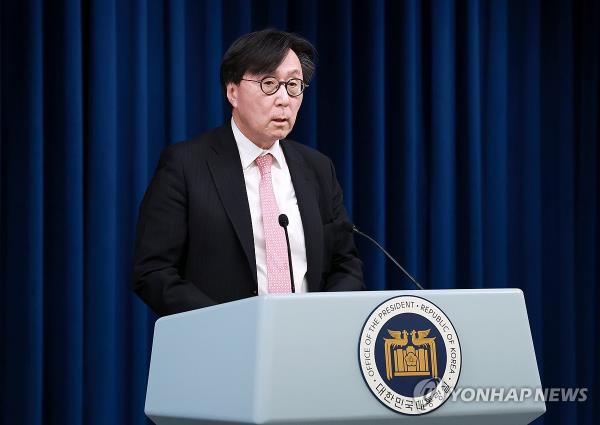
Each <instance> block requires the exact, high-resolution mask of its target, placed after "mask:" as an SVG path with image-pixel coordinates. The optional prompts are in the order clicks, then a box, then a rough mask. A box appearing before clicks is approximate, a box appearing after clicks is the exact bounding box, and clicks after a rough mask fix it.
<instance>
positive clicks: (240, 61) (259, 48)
mask: <svg viewBox="0 0 600 425" xmlns="http://www.w3.org/2000/svg"><path fill="white" fill-rule="evenodd" d="M290 49H291V50H293V51H294V53H296V55H297V56H298V59H300V65H301V66H302V77H303V78H304V81H305V82H306V83H308V82H310V79H311V78H312V75H313V73H314V71H315V60H316V54H317V52H316V50H315V48H314V47H313V45H312V44H310V42H309V41H308V40H306V39H304V38H302V37H300V36H299V35H296V34H292V33H289V32H284V31H277V30H274V29H266V30H262V31H256V32H251V33H249V34H246V35H243V36H241V37H240V38H238V39H237V40H235V41H234V42H233V44H232V45H231V47H229V49H228V50H227V52H225V55H224V56H223V61H222V62H221V86H222V88H223V92H224V93H226V92H227V84H228V83H234V84H239V83H240V81H242V77H243V76H244V74H245V73H246V72H250V73H252V74H269V73H271V72H273V71H275V70H276V69H277V67H278V66H279V65H280V64H281V62H283V60H284V59H285V56H286V55H287V52H288V50H290Z"/></svg>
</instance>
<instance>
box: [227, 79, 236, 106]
mask: <svg viewBox="0 0 600 425" xmlns="http://www.w3.org/2000/svg"><path fill="white" fill-rule="evenodd" d="M238 88H239V87H238V85H237V84H234V83H227V100H229V103H230V104H231V106H232V107H233V108H237V97H238Z"/></svg>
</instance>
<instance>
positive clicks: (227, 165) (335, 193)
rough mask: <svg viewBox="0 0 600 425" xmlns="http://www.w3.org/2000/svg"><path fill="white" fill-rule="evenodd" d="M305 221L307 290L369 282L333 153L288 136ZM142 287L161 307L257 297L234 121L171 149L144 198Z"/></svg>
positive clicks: (138, 274)
mask: <svg viewBox="0 0 600 425" xmlns="http://www.w3.org/2000/svg"><path fill="white" fill-rule="evenodd" d="M280 143H281V147H282V149H283V152H284V155H285V157H286V161H287V163H288V167H289V170H290V174H291V178H292V184H293V185H294V190H295V192H296V197H297V199H298V207H299V210H300V216H301V218H302V225H303V227H304V237H305V244H306V257H307V263H308V264H307V272H306V278H307V282H308V290H309V291H311V292H314V291H351V290H361V289H363V277H362V263H361V261H360V260H359V258H358V255H357V252H356V247H355V245H354V239H353V236H352V234H351V233H348V232H346V231H344V230H343V229H342V227H341V225H340V223H341V222H343V221H345V220H347V219H348V218H347V215H346V210H345V208H344V206H343V203H342V190H341V188H340V185H339V183H338V181H337V179H336V176H335V171H334V167H333V164H332V163H331V161H330V160H329V159H328V158H327V157H326V156H325V155H323V154H321V153H319V152H317V151H316V150H314V149H311V148H309V147H307V146H304V145H301V144H299V143H296V142H293V141H291V140H282V141H281V142H280ZM133 280H134V289H135V292H136V293H137V294H138V295H139V296H140V297H141V298H142V299H143V300H144V301H145V302H146V303H147V304H148V305H149V306H150V307H151V308H152V309H153V310H154V311H155V312H156V313H158V314H159V315H166V314H173V313H178V312H182V311H186V310H192V309H196V308H201V307H206V306H210V305H214V304H219V303H224V302H227V301H233V300H237V299H241V298H246V297H250V296H254V295H257V293H258V292H257V277H256V260H255V256H254V239H253V233H252V224H251V219H250V208H249V206H248V197H247V195H246V186H245V183H244V175H243V170H242V165H241V161H240V156H239V153H238V149H237V145H236V142H235V138H234V136H233V132H232V130H231V126H230V125H229V124H227V125H225V126H223V127H219V128H217V129H215V130H212V131H210V132H208V133H206V134H204V135H202V136H200V137H199V138H197V139H194V140H191V141H188V142H183V143H178V144H175V145H172V146H169V147H168V148H166V149H165V150H164V152H163V154H162V156H161V158H160V161H159V164H158V166H157V169H156V172H155V174H154V177H153V179H152V182H151V183H150V185H149V187H148V189H147V191H146V194H145V196H144V199H143V200H142V204H141V206H140V212H139V219H138V226H137V240H136V244H135V255H134V278H133Z"/></svg>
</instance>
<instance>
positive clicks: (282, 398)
mask: <svg viewBox="0 0 600 425" xmlns="http://www.w3.org/2000/svg"><path fill="white" fill-rule="evenodd" d="M397 297H400V298H398V299H399V300H404V299H407V300H409V299H414V298H411V297H419V299H423V300H425V301H426V302H428V303H430V305H433V306H435V307H438V308H439V309H440V310H441V311H442V312H443V314H444V315H445V317H446V318H447V319H449V321H450V322H451V325H452V327H453V329H454V331H455V332H456V334H457V337H458V340H459V344H460V372H459V375H457V379H456V380H455V381H456V382H455V385H456V387H455V388H454V389H453V391H452V392H451V393H448V394H446V397H447V399H446V400H445V401H444V402H443V404H441V405H440V406H439V407H437V408H435V409H434V410H431V411H429V412H427V413H425V414H414V415H413V414H405V413H399V412H398V411H397V410H394V409H393V408H391V406H386V403H387V402H388V401H387V400H385V399H384V395H385V394H383V393H382V394H381V396H380V397H379V398H378V396H376V394H375V392H374V390H372V389H371V388H370V387H369V386H368V383H369V382H370V381H369V379H371V378H370V376H369V375H368V374H365V373H364V372H365V359H364V357H365V355H366V354H367V352H366V351H365V352H361V350H363V349H364V350H368V348H365V347H364V343H365V341H366V340H365V339H363V336H364V335H366V334H367V333H368V332H369V330H368V327H369V326H370V323H369V321H368V320H370V319H369V318H373V317H375V319H373V320H375V322H377V323H382V325H381V326H383V328H381V329H380V332H381V334H380V335H382V338H383V336H385V337H386V338H383V339H387V340H390V341H391V342H388V343H386V344H387V345H385V347H386V348H385V350H386V353H385V356H386V362H387V363H386V365H383V366H382V365H379V366H377V367H378V368H379V369H378V370H379V371H380V372H381V374H382V378H381V380H382V383H383V384H386V385H388V384H389V385H391V383H392V382H400V380H401V379H404V378H403V377H402V376H404V375H403V373H404V374H406V373H408V374H409V373H413V374H418V373H425V372H403V370H405V369H406V366H405V365H407V364H408V365H409V366H410V365H413V369H412V370H419V369H418V368H419V364H423V365H425V367H429V366H430V364H429V363H428V361H427V360H426V359H425V357H424V356H425V355H429V356H431V352H432V351H435V350H436V349H437V352H438V357H437V359H438V362H439V359H440V358H443V357H442V356H443V355H444V353H443V352H442V351H441V350H442V349H443V347H444V344H443V343H442V341H443V340H444V339H445V338H444V337H443V336H439V335H438V337H437V346H434V345H432V343H430V344H429V345H425V344H423V343H422V341H424V340H425V339H427V338H421V339H419V338H420V337H421V336H422V335H425V336H428V337H429V340H433V339H434V338H431V334H429V335H428V332H429V330H426V331H425V330H422V333H415V332H413V333H412V340H413V343H414V342H415V341H417V340H419V341H420V342H421V345H419V346H416V348H407V350H408V351H406V350H405V351H403V352H399V353H404V354H403V356H404V357H402V358H403V359H405V360H406V362H408V363H406V362H405V363H402V361H401V360H398V359H399V358H400V357H401V356H400V354H393V362H392V360H391V359H392V357H390V356H392V350H400V349H401V346H402V343H399V342H398V341H404V343H407V342H406V341H410V339H411V335H408V334H407V333H406V332H405V333H402V332H401V331H400V329H399V328H398V329H396V330H395V331H394V330H392V331H391V333H390V330H391V329H386V326H387V325H385V323H386V322H385V319H386V317H385V316H386V313H385V312H384V310H385V309H386V308H387V309H388V310H389V311H388V313H389V317H391V315H392V314H394V312H393V311H391V310H394V309H395V308H396V307H397V308H398V310H397V311H396V312H395V313H396V314H398V313H399V312H401V311H400V308H401V306H403V305H404V304H403V302H395V303H394V304H390V307H386V302H388V300H390V299H395V298H397ZM425 301H424V302H423V307H421V311H423V312H430V311H431V309H428V308H426V307H425V306H424V305H425ZM416 305H417V306H418V305H419V303H417V304H416ZM382 306H383V307H382ZM394 306H396V307H394ZM413 307H414V305H413ZM378 309H379V310H378ZM378 311H380V313H378ZM378 314H380V315H383V316H384V317H380V320H377V319H376V316H377V315H378ZM405 317H408V316H405ZM415 317H416V316H415ZM435 319H436V316H435V313H434V314H433V315H432V316H431V320H432V321H433V322H435ZM394 320H396V318H394ZM375 322H373V323H375ZM387 323H392V322H391V321H390V322H387ZM443 324H444V321H443V320H441V319H439V317H438V318H437V324H436V326H440V329H441V326H442V325H443ZM387 327H389V326H387ZM407 330H408V332H409V333H410V332H411V329H410V327H409V328H407ZM394 332H395V333H394ZM440 335H441V334H440ZM392 336H393V338H392ZM403 337H404V339H402V338H403ZM449 339H450V337H448V340H449ZM450 342H451V341H450ZM367 343H368V342H367ZM382 343H383V342H382ZM448 345H449V344H448V341H447V342H446V347H447V346H448ZM382 346H383V345H382ZM361 347H363V348H361ZM407 347H408V345H407ZM436 347H437V348H436ZM410 350H412V351H413V352H415V353H417V352H418V353H420V354H418V356H416V357H415V356H414V355H413V354H410V353H409V354H406V353H408V352H409V351H410ZM415 350H417V351H415ZM388 352H389V353H388ZM377 353H378V354H376V355H375V357H374V360H375V359H376V357H377V356H379V357H380V358H383V351H382V350H381V349H379V351H377ZM423 353H425V354H423ZM388 354H390V356H388ZM422 354H423V355H422ZM447 354H448V356H447V357H446V360H447V361H448V365H449V364H450V363H449V361H450V360H449V359H450V354H449V352H447ZM407 356H413V357H412V358H417V359H418V360H419V361H420V363H419V362H417V363H414V362H413V363H411V358H409V357H407ZM429 358H431V357H429ZM415 364H416V366H414V365H415ZM403 365H404V366H403ZM366 367H367V368H369V366H366ZM394 367H400V369H401V370H400V371H397V369H394V371H393V372H392V371H390V370H389V368H394ZM403 367H405V369H402V368H403ZM415 367H416V368H417V369H415ZM441 367H442V368H443V365H441ZM449 367H450V366H449ZM449 367H446V368H445V370H446V371H450V369H449ZM384 368H388V369H386V370H388V372H387V376H383V375H385V373H384V372H382V371H383V370H384ZM406 370H408V369H406ZM423 370H425V369H423ZM427 370H429V369H427ZM439 373H441V372H439ZM396 375H398V376H399V377H398V378H396ZM444 376H446V375H444ZM449 379H451V378H449ZM388 381H389V382H388ZM436 382H437V381H436ZM389 385H388V386H389ZM377 388H379V386H378V387H377ZM382 388H383V386H382ZM440 388H441V387H440ZM490 389H491V393H490ZM539 389H541V383H540V377H539V373H538V368H537V363H536V358H535V352H534V347H533V341H532V337H531V332H530V328H529V321H528V317H527V310H526V306H525V300H524V297H523V293H522V292H521V291H520V290H518V289H476V290H459V289H457V290H425V291H373V292H370V291H365V292H338V293H308V294H288V295H267V296H260V297H253V298H248V299H244V300H240V301H235V302H231V303H227V304H221V305H218V306H214V307H209V308H205V309H200V310H194V311H189V312H185V313H180V314H175V315H172V316H167V317H163V318H161V319H159V320H158V321H157V322H156V325H155V330H154V341H153V347H152V358H151V362H150V371H149V377H148V388H147V394H146V406H145V413H146V415H147V416H148V417H149V418H150V419H151V420H152V421H153V422H154V423H156V424H157V425H184V424H185V425H192V424H215V425H216V424H220V425H225V424H311V425H312V424H314V425H322V424H331V425H334V424H336V425H339V424H355V425H367V424H368V425H374V424H392V423H393V424H396V423H397V424H426V425H429V424H457V425H458V424H460V425H469V424H481V423H485V424H486V425H494V424H498V425H500V424H502V425H506V424H528V423H530V422H531V421H533V420H534V419H535V418H537V417H538V416H540V415H542V414H543V413H544V412H545V409H546V407H545V403H544V400H543V397H542V398H540V397H536V396H535V395H536V390H539ZM436 391H438V390H436ZM439 391H440V394H442V395H443V393H442V392H441V390H439ZM529 391H531V392H532V393H531V394H529ZM431 394H434V393H433V392H432V393H431ZM395 400H396V402H398V403H401V402H402V398H401V397H396V399H395ZM407 400H408V399H407Z"/></svg>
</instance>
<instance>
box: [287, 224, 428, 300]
mask: <svg viewBox="0 0 600 425" xmlns="http://www.w3.org/2000/svg"><path fill="white" fill-rule="evenodd" d="M280 217H281V216H280ZM342 227H343V229H344V230H345V231H347V232H350V233H358V234H359V235H361V236H363V237H364V238H366V239H368V240H369V241H371V242H372V243H373V244H375V246H376V247H377V248H379V249H380V250H381V251H382V252H383V253H384V254H385V255H386V256H387V257H388V258H389V259H390V260H392V262H393V263H394V264H395V265H396V266H398V268H399V269H400V270H402V273H404V275H405V276H407V277H408V278H409V279H410V280H412V282H413V283H414V284H415V285H416V286H417V288H419V289H423V287H422V286H421V284H420V283H419V282H417V280H416V279H415V278H414V277H412V276H411V274H410V273H409V272H407V271H406V270H404V267H402V266H401V265H400V263H398V262H397V261H396V260H395V259H394V257H392V256H391V255H390V254H389V253H388V252H387V251H386V250H385V249H384V248H383V247H382V246H381V245H379V243H378V242H377V241H376V240H375V239H373V238H372V237H371V236H369V235H367V234H366V233H363V232H361V231H360V230H358V228H357V227H356V226H355V225H354V224H352V223H349V222H347V221H343V222H342Z"/></svg>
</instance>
